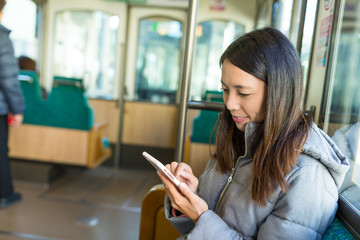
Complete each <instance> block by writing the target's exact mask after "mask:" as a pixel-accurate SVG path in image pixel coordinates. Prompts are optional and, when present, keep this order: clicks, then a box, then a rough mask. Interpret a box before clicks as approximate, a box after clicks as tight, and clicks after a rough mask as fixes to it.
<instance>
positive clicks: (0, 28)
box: [0, 24, 11, 34]
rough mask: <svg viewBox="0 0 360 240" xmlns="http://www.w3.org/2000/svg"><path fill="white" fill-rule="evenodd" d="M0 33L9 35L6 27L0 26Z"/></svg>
mask: <svg viewBox="0 0 360 240" xmlns="http://www.w3.org/2000/svg"><path fill="white" fill-rule="evenodd" d="M0 31H3V32H5V33H7V34H10V32H11V30H9V29H7V28H6V27H4V25H2V24H0Z"/></svg>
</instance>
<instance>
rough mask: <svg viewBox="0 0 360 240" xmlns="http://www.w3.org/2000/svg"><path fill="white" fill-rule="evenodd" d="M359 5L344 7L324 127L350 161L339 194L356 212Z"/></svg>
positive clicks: (359, 186) (359, 203)
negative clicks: (325, 126)
mask: <svg viewBox="0 0 360 240" xmlns="http://www.w3.org/2000/svg"><path fill="white" fill-rule="evenodd" d="M359 16H360V15H359V4H358V3H356V4H355V2H354V3H353V4H350V2H349V3H348V2H347V4H346V5H345V11H344V17H343V23H342V27H341V32H340V38H339V50H338V54H337V57H336V59H335V60H336V67H335V69H334V70H335V74H334V75H333V76H334V78H333V81H332V82H331V86H330V88H329V91H330V94H329V95H330V97H329V100H328V101H329V103H330V106H329V107H328V108H327V109H329V111H328V112H329V115H328V117H327V118H325V119H328V120H326V121H327V122H325V124H324V125H327V129H328V133H329V135H330V136H332V138H333V139H334V141H335V142H336V144H337V145H338V146H339V148H340V150H341V151H342V152H343V153H344V154H345V155H346V156H347V157H348V158H349V159H350V164H351V168H350V170H349V171H348V173H347V176H346V178H345V181H344V184H343V185H342V187H341V189H340V194H341V195H342V196H343V197H344V198H346V199H347V200H348V201H349V202H350V203H351V204H352V205H353V206H354V207H356V208H357V209H358V210H360V127H359V126H360V95H359V92H360V84H359V79H360V35H359V30H360V26H359V24H358V22H359V20H360V19H359Z"/></svg>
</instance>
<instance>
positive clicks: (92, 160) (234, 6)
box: [0, 0, 360, 240]
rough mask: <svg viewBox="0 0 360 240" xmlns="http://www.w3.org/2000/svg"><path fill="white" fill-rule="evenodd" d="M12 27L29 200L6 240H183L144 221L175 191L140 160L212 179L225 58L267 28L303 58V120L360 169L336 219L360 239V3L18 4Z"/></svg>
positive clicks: (17, 139) (6, 222)
mask: <svg viewBox="0 0 360 240" xmlns="http://www.w3.org/2000/svg"><path fill="white" fill-rule="evenodd" d="M1 24H3V25H4V26H6V27H8V28H9V29H11V30H12V32H11V34H10V37H11V40H12V42H13V45H14V49H15V56H16V57H17V58H18V60H19V67H20V72H19V75H18V80H19V81H20V86H21V89H22V92H23V95H24V98H25V103H26V110H25V113H24V121H23V124H22V125H21V126H20V127H19V128H16V129H15V128H11V129H10V133H9V156H10V158H11V174H12V177H13V180H14V186H15V190H16V191H17V192H20V193H21V194H22V197H23V199H22V201H21V202H19V203H16V204H14V205H13V206H11V207H9V208H6V209H0V239H6V240H23V239H39V240H60V239H74V240H75V239H94V240H95V239H101V240H103V239H104V240H105V239H106V240H107V239H109V240H112V239H121V240H131V239H173V238H174V239H175V237H176V236H178V233H176V232H174V231H172V229H171V226H168V225H167V224H169V223H168V222H164V220H161V221H163V222H160V223H159V224H158V225H157V222H156V219H157V218H161V216H163V215H161V216H155V218H146V217H148V216H145V215H146V214H147V213H146V212H147V211H148V210H149V209H150V210H151V211H150V212H151V214H153V215H154V214H158V213H155V210H154V209H155V208H156V209H157V208H160V205H161V204H162V203H163V194H164V191H163V189H162V190H161V185H159V184H160V182H161V181H160V179H159V178H158V176H157V175H156V172H155V170H154V169H153V167H152V166H151V165H150V164H149V163H148V162H147V161H146V160H145V159H144V158H143V157H142V155H141V153H142V152H143V151H147V152H149V153H151V154H152V155H153V156H155V157H156V158H157V159H159V160H161V162H163V163H164V164H165V163H170V162H172V161H179V162H180V161H183V162H186V163H188V164H189V165H191V166H192V168H193V170H194V174H195V175H196V176H200V175H201V173H202V171H203V170H204V168H205V165H206V163H207V160H208V159H209V157H210V155H211V153H212V152H213V151H214V139H215V135H214V134H213V128H214V125H215V123H216V120H217V118H218V113H219V111H221V110H222V108H223V107H224V104H223V99H222V92H221V91H220V76H221V69H220V66H219V58H220V56H221V53H222V52H223V51H224V49H225V48H226V47H227V46H228V45H229V44H230V43H231V42H232V41H233V40H234V39H235V38H237V37H238V36H241V35H243V34H244V33H246V32H249V31H251V30H253V29H256V28H261V27H265V26H271V27H275V28H277V29H279V30H280V31H282V32H283V33H284V34H285V35H286V36H288V38H289V39H290V40H291V42H292V43H293V44H294V46H295V47H296V49H297V50H298V52H299V56H300V58H301V62H302V68H303V77H304V89H305V92H304V97H303V108H304V110H306V111H311V112H312V113H313V115H314V121H315V122H316V124H317V125H318V126H320V127H321V128H322V129H323V130H324V131H325V132H326V133H327V134H328V135H329V136H330V137H332V138H333V139H334V141H335V142H336V143H337V144H338V145H339V148H340V149H341V150H342V151H343V153H344V154H345V155H346V156H347V157H349V159H350V160H351V170H350V171H349V172H348V173H347V175H346V179H345V181H344V184H343V186H342V188H341V189H340V191H339V210H338V213H337V217H336V219H337V220H338V224H339V225H341V226H342V229H343V231H346V233H347V234H348V235H347V236H348V238H346V239H360V141H358V139H359V138H360V129H359V121H360V95H359V94H358V93H359V91H360V84H359V79H360V70H359V69H360V1H359V0H317V1H307V0H254V1H246V0H7V4H6V6H5V9H4V16H3V19H2V22H1ZM150 189H152V192H153V193H152V194H155V195H150V194H151V192H149V191H150ZM156 194H157V195H156ZM154 196H155V197H154ZM150 198H154V199H155V198H156V201H155V200H154V199H152V200H151V199H150ZM145 199H150V200H146V201H150V203H147V202H146V201H145ZM159 199H160V200H159ZM151 201H152V202H151ZM155 202H156V203H155ZM162 211H163V210H162ZM145 213H146V214H145ZM149 214H150V213H149ZM144 225H147V229H145V230H144V229H143V227H144ZM162 226H166V227H165V228H166V229H167V230H166V231H163V230H162V229H164V227H162ZM145 228H146V227H145ZM149 228H153V229H152V230H149ZM169 229H170V230H169ZM171 234H174V235H171ZM149 236H150V237H149ZM327 239H335V238H327Z"/></svg>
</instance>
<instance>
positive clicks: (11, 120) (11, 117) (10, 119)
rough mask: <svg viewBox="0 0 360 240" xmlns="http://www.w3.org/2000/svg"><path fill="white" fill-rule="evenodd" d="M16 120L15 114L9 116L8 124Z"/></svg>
mask: <svg viewBox="0 0 360 240" xmlns="http://www.w3.org/2000/svg"><path fill="white" fill-rule="evenodd" d="M13 122H14V117H13V116H9V117H8V124H12V123H13Z"/></svg>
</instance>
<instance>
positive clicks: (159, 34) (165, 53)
mask: <svg viewBox="0 0 360 240" xmlns="http://www.w3.org/2000/svg"><path fill="white" fill-rule="evenodd" d="M182 35H183V33H182V23H181V22H179V21H176V20H172V19H168V18H142V19H140V21H139V31H138V47H137V55H136V78H135V84H136V86H135V87H136V94H135V100H137V101H149V102H154V103H165V104H169V103H175V101H176V91H177V89H178V83H179V76H180V65H181V64H180V60H181V59H180V57H181V53H180V50H181V45H180V44H181V39H182Z"/></svg>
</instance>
